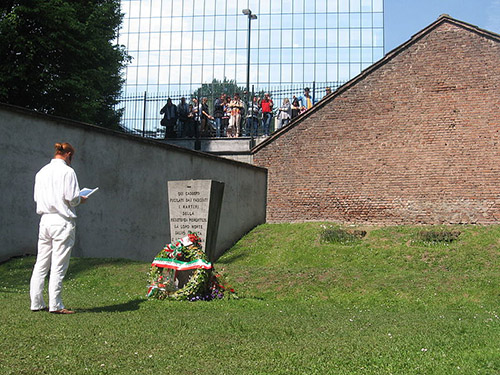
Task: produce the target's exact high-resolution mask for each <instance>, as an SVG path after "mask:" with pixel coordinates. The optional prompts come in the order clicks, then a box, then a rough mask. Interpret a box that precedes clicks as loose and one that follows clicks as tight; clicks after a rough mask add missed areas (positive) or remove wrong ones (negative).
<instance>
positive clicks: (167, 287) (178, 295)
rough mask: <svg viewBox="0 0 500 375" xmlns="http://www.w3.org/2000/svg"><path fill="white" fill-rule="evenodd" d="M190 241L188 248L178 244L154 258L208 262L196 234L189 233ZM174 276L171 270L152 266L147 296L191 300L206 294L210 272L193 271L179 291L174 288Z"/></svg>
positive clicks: (166, 248)
mask: <svg viewBox="0 0 500 375" xmlns="http://www.w3.org/2000/svg"><path fill="white" fill-rule="evenodd" d="M190 240H191V241H192V244H191V245H188V246H184V245H182V243H180V242H177V243H175V244H170V245H167V246H165V247H164V248H163V250H161V251H160V252H159V253H158V255H157V256H156V258H172V259H178V260H181V261H183V262H191V261H195V260H199V259H201V260H204V261H206V262H208V258H207V256H206V254H205V252H204V251H203V249H202V247H201V244H200V242H201V240H200V238H199V237H198V236H197V235H196V234H194V233H190ZM174 274H175V271H173V270H171V269H168V268H162V267H157V266H155V265H152V266H151V269H150V271H149V286H150V291H149V292H148V296H149V297H153V298H157V299H167V298H168V299H173V300H193V299H194V298H196V297H197V296H200V295H203V294H205V293H206V292H207V290H208V286H209V281H210V279H211V277H212V270H211V269H210V270H206V269H203V268H197V269H195V270H194V271H193V273H192V274H191V276H190V277H189V280H188V281H187V282H186V284H185V285H184V286H183V287H182V288H180V289H175V287H174ZM151 288H152V289H151Z"/></svg>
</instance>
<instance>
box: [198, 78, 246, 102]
mask: <svg viewBox="0 0 500 375" xmlns="http://www.w3.org/2000/svg"><path fill="white" fill-rule="evenodd" d="M244 91H245V88H244V87H239V86H238V85H237V84H236V81H235V80H233V79H227V78H224V80H223V81H220V80H218V79H215V78H214V79H213V80H212V82H211V83H204V84H202V85H201V87H199V88H198V89H196V90H195V91H194V92H193V94H192V95H191V98H203V97H206V98H208V99H209V102H212V101H213V100H215V99H216V98H219V97H220V96H221V95H222V94H226V95H229V96H233V95H234V94H235V93H238V94H240V95H242V98H243V92H244Z"/></svg>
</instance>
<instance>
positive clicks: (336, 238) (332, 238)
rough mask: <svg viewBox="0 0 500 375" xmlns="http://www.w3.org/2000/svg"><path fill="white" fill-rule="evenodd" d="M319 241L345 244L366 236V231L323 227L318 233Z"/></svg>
mask: <svg viewBox="0 0 500 375" xmlns="http://www.w3.org/2000/svg"><path fill="white" fill-rule="evenodd" d="M319 236H320V238H319V240H320V242H321V243H340V244H347V243H351V242H356V241H358V240H359V239H361V238H363V237H364V236H366V231H361V230H347V229H342V228H338V227H333V226H330V227H326V226H325V227H324V228H323V231H322V232H321V233H320V235H319Z"/></svg>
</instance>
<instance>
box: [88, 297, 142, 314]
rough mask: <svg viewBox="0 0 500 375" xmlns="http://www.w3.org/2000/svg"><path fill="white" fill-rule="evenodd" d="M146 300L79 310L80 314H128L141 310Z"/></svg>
mask: <svg viewBox="0 0 500 375" xmlns="http://www.w3.org/2000/svg"><path fill="white" fill-rule="evenodd" d="M146 301H147V300H146V299H145V298H136V299H133V300H131V301H128V302H124V303H119V304H116V305H109V306H99V307H92V308H90V309H78V312H79V313H102V312H126V311H135V310H139V306H140V304H141V303H143V302H146Z"/></svg>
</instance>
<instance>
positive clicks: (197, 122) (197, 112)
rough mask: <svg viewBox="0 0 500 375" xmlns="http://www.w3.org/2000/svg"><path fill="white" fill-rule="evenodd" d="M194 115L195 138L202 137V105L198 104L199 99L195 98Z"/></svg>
mask: <svg viewBox="0 0 500 375" xmlns="http://www.w3.org/2000/svg"><path fill="white" fill-rule="evenodd" d="M193 113H194V123H193V132H194V137H195V138H199V137H200V119H201V104H200V103H199V102H198V99H196V98H193Z"/></svg>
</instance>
